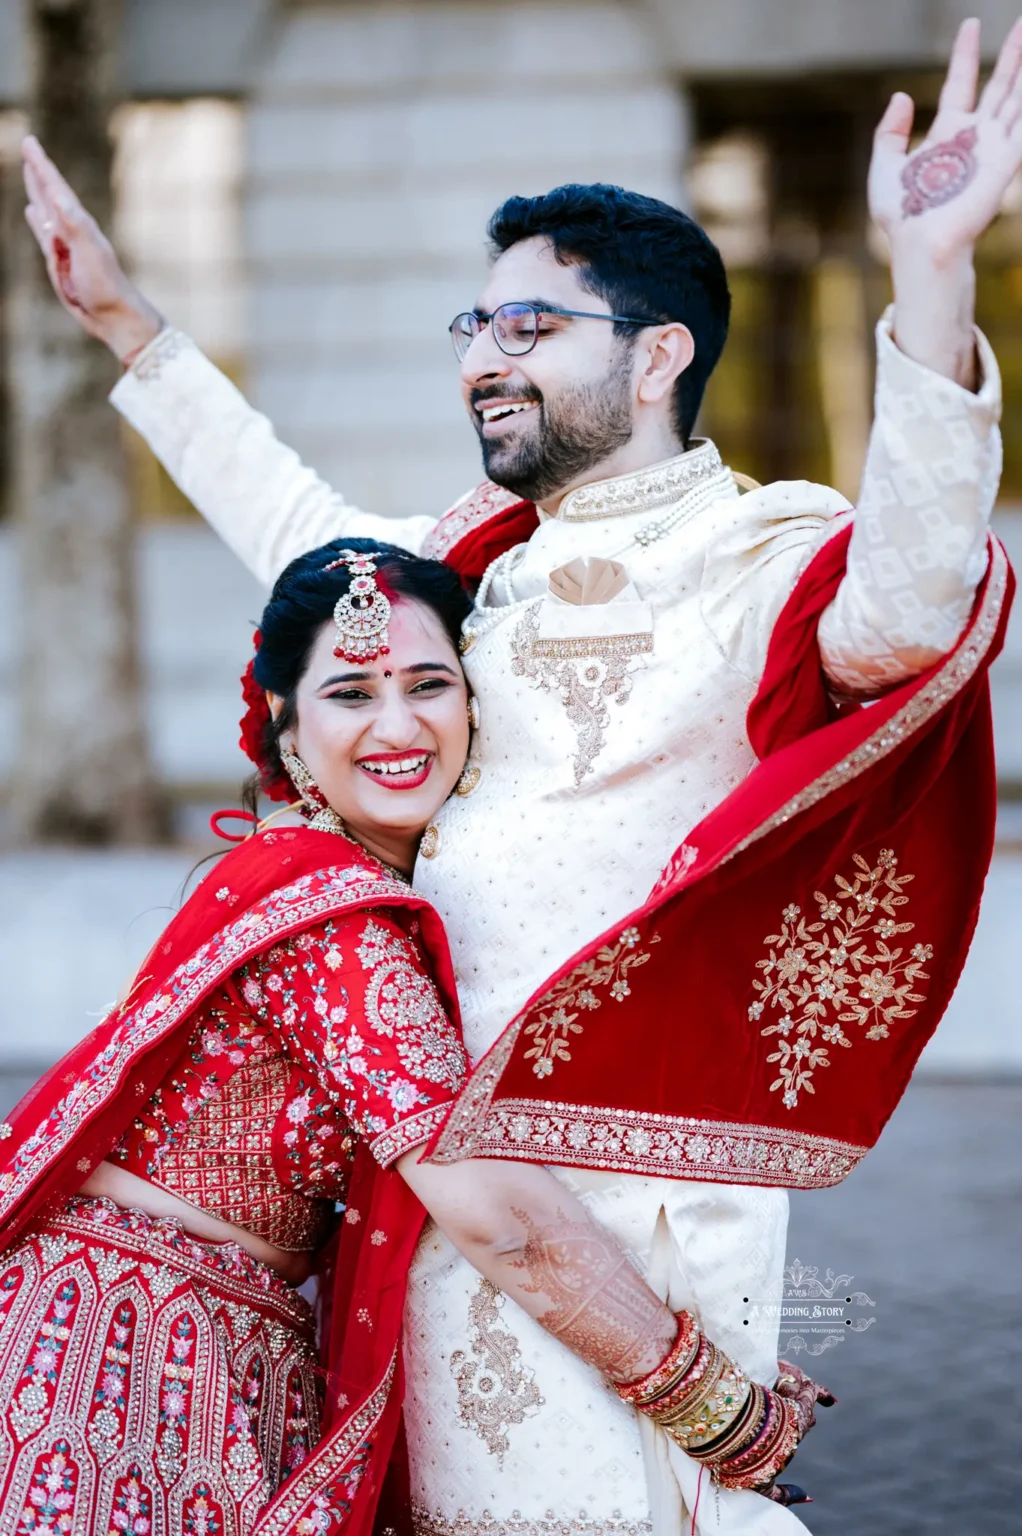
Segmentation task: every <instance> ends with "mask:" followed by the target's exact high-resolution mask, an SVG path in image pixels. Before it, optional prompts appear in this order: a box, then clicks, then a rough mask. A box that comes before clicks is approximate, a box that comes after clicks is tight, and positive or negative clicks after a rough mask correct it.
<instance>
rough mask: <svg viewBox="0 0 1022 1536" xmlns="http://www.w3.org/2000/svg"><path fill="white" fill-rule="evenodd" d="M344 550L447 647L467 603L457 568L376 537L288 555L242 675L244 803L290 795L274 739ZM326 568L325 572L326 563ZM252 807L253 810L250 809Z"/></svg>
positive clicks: (323, 616) (340, 591) (284, 722)
mask: <svg viewBox="0 0 1022 1536" xmlns="http://www.w3.org/2000/svg"><path fill="white" fill-rule="evenodd" d="M345 550H353V551H354V552H355V553H356V554H360V555H371V556H372V558H373V560H374V561H375V563H376V583H377V585H378V587H379V588H380V590H381V591H382V592H383V594H384V596H386V597H388V598H389V599H390V601H391V602H392V603H393V602H400V601H401V599H402V598H404V599H406V600H409V601H412V602H416V603H421V604H422V605H423V606H424V607H425V608H429V609H431V610H432V611H433V613H435V614H436V616H437V618H438V619H439V620H440V623H441V624H442V625H443V627H444V630H445V631H446V633H447V635H448V636H449V638H450V641H451V644H452V646H453V647H454V649H455V651H457V649H458V641H459V639H460V638H461V626H462V624H463V623H464V620H465V618H466V617H467V615H468V613H469V611H470V610H471V607H472V603H471V600H470V598H469V596H468V593H467V592H466V591H465V589H464V587H463V586H462V584H461V581H460V578H459V577H458V575H457V573H456V572H455V571H454V570H453V569H452V568H451V567H450V566H449V565H444V564H443V563H442V562H441V561H439V560H424V559H421V558H420V557H419V556H418V555H410V554H408V553H407V552H406V551H405V550H403V549H399V548H398V547H397V545H395V544H383V543H380V542H378V541H377V540H376V539H352V538H344V539H333V540H332V541H331V542H330V543H329V544H323V545H321V546H320V547H319V549H313V550H310V552H309V553H308V554H307V555H299V557H298V559H297V560H292V561H291V564H290V565H289V566H287V567H286V568H285V569H284V570H283V571H282V572H281V574H280V575H279V576H278V577H277V580H276V582H275V584H274V587H273V591H272V592H271V593H270V600H269V602H268V603H267V604H266V607H265V608H264V609H263V616H262V618H261V619H260V621H259V629H258V631H257V634H256V653H255V656H254V657H253V658H252V661H251V662H250V663H249V665H248V668H247V670H246V672H245V675H244V677H243V678H242V688H243V691H244V696H245V702H246V704H247V706H248V710H247V713H246V715H245V717H244V719H243V720H242V722H241V746H242V749H243V750H244V751H245V752H246V753H247V755H248V756H249V757H250V758H251V759H252V761H253V762H254V763H255V765H256V767H257V769H258V774H257V776H256V777H255V778H254V779H253V780H252V781H250V783H249V784H248V785H246V793H245V799H246V801H247V802H248V803H249V804H251V802H252V801H253V800H255V799H256V798H257V797H258V793H259V791H260V790H262V792H263V794H265V795H267V796H269V798H270V799H271V800H285V801H289V800H293V799H294V798H295V791H294V788H293V786H292V784H291V782H290V780H289V779H288V777H287V775H286V773H285V772H284V768H283V765H282V763H281V760H280V741H281V737H282V736H283V735H284V734H285V733H286V732H287V731H288V730H290V729H291V728H292V727H293V726H294V724H295V720H296V714H295V699H296V695H297V691H298V684H299V683H300V682H301V680H302V677H303V676H304V674H305V670H306V668H307V666H308V664H309V656H310V654H311V652H312V649H313V646H314V645H315V643H316V637H317V636H318V634H319V632H320V630H321V629H322V628H323V625H324V624H327V623H330V622H332V620H333V616H334V607H335V605H336V603H337V601H338V599H339V598H341V597H343V596H344V595H345V593H346V592H347V591H348V588H349V586H350V584H351V573H350V571H349V570H348V567H347V566H346V565H344V564H341V565H334V562H335V561H336V560H337V558H338V556H339V555H340V554H341V553H342V552H343V551H345ZM329 566H333V569H327V567H329ZM267 690H269V692H271V693H276V694H278V695H279V696H280V697H281V698H282V699H283V700H284V705H283V708H282V709H281V711H280V713H279V714H278V716H277V718H276V720H274V719H273V718H272V717H271V715H270V711H269V706H268V705H267V703H266V698H265V694H266V691H267ZM253 808H254V807H253Z"/></svg>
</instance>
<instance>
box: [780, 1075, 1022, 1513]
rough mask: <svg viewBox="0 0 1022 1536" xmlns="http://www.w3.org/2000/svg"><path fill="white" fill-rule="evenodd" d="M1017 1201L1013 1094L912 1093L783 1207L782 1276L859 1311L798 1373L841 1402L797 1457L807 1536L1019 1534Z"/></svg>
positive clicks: (1020, 1119)
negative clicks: (866, 1322)
mask: <svg viewBox="0 0 1022 1536" xmlns="http://www.w3.org/2000/svg"><path fill="white" fill-rule="evenodd" d="M1020 1196H1022V1086H1020V1085H1019V1084H1017V1083H1016V1084H1010V1085H1003V1086H993V1085H989V1086H983V1085H976V1084H972V1085H968V1086H965V1085H953V1084H934V1083H917V1084H914V1085H913V1086H912V1087H910V1089H909V1091H908V1093H907V1094H906V1096H905V1098H904V1100H903V1101H902V1103H901V1105H900V1106H899V1108H898V1110H897V1112H896V1113H895V1115H894V1117H893V1119H892V1121H891V1123H890V1124H889V1126H888V1127H887V1130H886V1131H885V1133H884V1135H883V1137H882V1138H881V1140H880V1143H879V1145H878V1146H877V1147H876V1149H875V1151H874V1152H873V1153H871V1154H870V1156H869V1157H868V1158H867V1159H866V1160H865V1162H864V1163H863V1164H862V1166H861V1167H860V1168H859V1169H858V1170H857V1172H856V1173H854V1174H853V1175H852V1176H851V1177H850V1178H849V1179H848V1180H847V1181H846V1182H845V1183H844V1184H843V1185H841V1186H839V1187H838V1188H837V1189H831V1190H822V1191H818V1192H814V1193H812V1194H798V1195H796V1196H794V1198H793V1200H792V1220H791V1228H790V1234H789V1242H788V1256H789V1263H790V1262H791V1261H792V1260H793V1259H794V1258H799V1259H801V1260H802V1262H803V1264H816V1265H817V1266H818V1267H819V1269H820V1272H821V1273H822V1272H823V1271H824V1270H826V1269H827V1268H828V1266H829V1267H830V1268H831V1269H833V1270H835V1271H836V1272H841V1273H850V1274H852V1275H853V1276H854V1279H853V1280H852V1281H851V1282H850V1286H851V1288H854V1289H861V1290H863V1291H865V1292H866V1293H867V1294H868V1295H869V1296H870V1297H871V1298H872V1299H873V1300H874V1301H875V1303H876V1307H875V1316H876V1322H875V1323H874V1324H873V1326H872V1327H871V1328H870V1329H869V1330H868V1331H867V1332H865V1333H862V1334H851V1335H850V1336H849V1337H847V1338H846V1339H845V1340H844V1341H843V1343H842V1344H841V1345H840V1346H839V1347H837V1348H835V1349H833V1350H831V1351H829V1352H828V1353H827V1354H826V1355H824V1356H823V1357H821V1359H820V1360H819V1361H818V1362H813V1367H814V1368H815V1369H816V1371H817V1373H818V1376H819V1379H820V1380H822V1381H825V1382H826V1383H827V1385H828V1386H830V1387H831V1388H832V1389H833V1390H834V1391H835V1392H836V1393H837V1395H838V1397H839V1398H840V1402H839V1404H838V1406H837V1407H836V1408H833V1409H831V1410H829V1412H824V1413H823V1414H822V1416H821V1421H820V1424H819V1426H818V1428H817V1429H816V1430H815V1431H814V1432H813V1435H812V1436H810V1438H809V1440H808V1441H807V1443H806V1445H805V1447H804V1449H803V1450H802V1451H800V1452H799V1456H798V1458H797V1480H798V1481H800V1482H802V1484H803V1485H804V1486H805V1487H806V1489H807V1490H808V1491H809V1492H810V1493H812V1494H813V1496H814V1498H815V1499H816V1503H815V1504H814V1505H813V1506H812V1507H811V1508H810V1509H808V1510H807V1511H806V1524H807V1525H808V1527H809V1529H810V1530H811V1531H812V1532H814V1536H853V1533H854V1536H922V1533H926V1536H1002V1533H1003V1536H1008V1533H1009V1532H1010V1533H1012V1536H1017V1533H1018V1532H1019V1531H1020V1530H1022V1514H1020V1510H1022V1456H1020V1441H1019V1405H1020V1401H1022V1398H1020V1388H1019V1382H1020V1378H1022V1301H1020V1286H1019V1273H1020V1259H1022V1242H1020V1236H1019V1229H1020V1222H1022V1199H1020ZM802 1363H803V1365H805V1364H806V1361H805V1357H804V1356H803V1357H802ZM793 1475H795V1469H794V1467H793Z"/></svg>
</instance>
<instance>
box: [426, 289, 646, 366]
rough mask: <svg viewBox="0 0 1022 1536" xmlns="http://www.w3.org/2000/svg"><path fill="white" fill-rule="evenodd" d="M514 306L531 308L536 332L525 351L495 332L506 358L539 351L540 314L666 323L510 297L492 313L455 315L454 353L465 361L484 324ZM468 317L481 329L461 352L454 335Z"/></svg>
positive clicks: (628, 322) (624, 322)
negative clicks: (513, 349)
mask: <svg viewBox="0 0 1022 1536" xmlns="http://www.w3.org/2000/svg"><path fill="white" fill-rule="evenodd" d="M511 308H514V309H528V310H531V311H532V314H533V317H534V318H535V321H536V334H535V335H534V336H533V338H532V341H531V342H530V343H529V345H528V346H527V347H525V348H524V349H523V350H522V351H521V352H510V351H509V350H508V348H507V347H505V346H504V344H503V342H502V341H501V339H500V337H499V336H498V334H497V332H496V331H494V333H493V339H494V341H495V342H496V343H497V346H498V347H499V348H500V350H501V351H502V352H503V354H504V356H505V357H528V355H529V353H530V352H532V351H534V350H535V348H536V343H537V342H538V341H539V317H540V315H563V316H564V318H565V319H566V320H611V321H613V323H614V324H615V325H637V326H640V327H644V326H647V325H663V323H664V322H663V321H662V320H641V319H639V318H638V316H636V315H605V314H603V313H602V312H598V311H596V310H592V309H561V308H560V307H559V306H558V305H556V304H529V303H527V302H526V301H525V300H524V299H509V300H508V301H507V303H506V304H498V305H497V308H496V309H495V310H494V311H493V313H492V314H489V315H481V314H480V313H479V311H478V310H475V309H463V310H461V311H460V312H459V313H458V314H456V315H455V317H454V319H453V320H452V321H451V323H450V325H449V326H448V327H447V332H448V335H449V336H450V338H451V344H452V346H453V347H454V355H455V357H456V358H457V359H458V361H459V362H463V361H464V359H465V356H466V355H467V353H468V347H470V346H471V345H472V342H473V341H475V339H476V336H479V335H481V333H482V330H483V327H484V326H487V325H489V324H490V323H491V322H492V320H493V318H494V315H499V314H500V312H501V310H502V309H511ZM466 318H467V319H469V320H472V321H474V322H475V323H476V324H477V325H478V327H479V328H478V330H477V331H476V333H475V336H472V337H471V339H470V340H469V343H468V346H467V347H466V348H465V351H464V352H459V351H458V340H457V337H456V336H455V334H454V327H455V326H456V325H457V323H458V321H459V320H464V319H466Z"/></svg>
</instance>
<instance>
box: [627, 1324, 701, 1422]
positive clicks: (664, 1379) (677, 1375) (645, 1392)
mask: <svg viewBox="0 0 1022 1536" xmlns="http://www.w3.org/2000/svg"><path fill="white" fill-rule="evenodd" d="M674 1316H675V1322H676V1323H677V1324H678V1337H677V1338H676V1339H675V1341H674V1343H673V1344H672V1345H671V1348H670V1350H669V1352H668V1353H667V1354H666V1355H665V1356H664V1358H663V1359H662V1360H661V1362H660V1364H659V1365H658V1366H655V1367H654V1369H653V1370H652V1371H650V1373H649V1375H648V1376H643V1377H641V1378H640V1380H638V1381H628V1382H621V1383H618V1387H617V1392H618V1396H619V1397H622V1398H624V1400H625V1402H626V1403H631V1405H632V1407H633V1408H645V1407H647V1406H648V1405H649V1404H650V1403H655V1402H656V1401H657V1400H658V1399H659V1398H661V1397H663V1396H664V1394H665V1393H666V1392H670V1391H671V1390H672V1388H674V1387H675V1386H677V1384H678V1382H679V1381H680V1380H681V1379H682V1377H683V1376H685V1374H686V1373H687V1372H688V1371H689V1370H690V1368H691V1366H692V1363H693V1361H694V1360H695V1357H696V1352H697V1350H698V1348H699V1342H700V1340H701V1339H702V1337H703V1335H702V1333H701V1332H700V1330H699V1328H698V1326H697V1325H696V1320H695V1318H694V1317H693V1316H692V1314H691V1312H685V1311H684V1310H683V1311H681V1312H676V1313H675V1315H674Z"/></svg>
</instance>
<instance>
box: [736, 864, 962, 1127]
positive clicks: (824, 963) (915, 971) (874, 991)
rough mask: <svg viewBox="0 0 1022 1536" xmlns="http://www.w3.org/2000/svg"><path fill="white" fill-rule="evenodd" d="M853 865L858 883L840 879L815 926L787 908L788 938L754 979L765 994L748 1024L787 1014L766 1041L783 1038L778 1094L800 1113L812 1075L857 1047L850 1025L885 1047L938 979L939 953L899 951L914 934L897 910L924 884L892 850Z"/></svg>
mask: <svg viewBox="0 0 1022 1536" xmlns="http://www.w3.org/2000/svg"><path fill="white" fill-rule="evenodd" d="M854 864H855V870H856V873H855V874H854V875H853V876H852V879H851V881H848V880H846V879H845V878H844V876H843V875H837V876H836V877H835V881H834V885H835V894H834V895H833V896H827V895H825V894H824V893H823V892H822V891H814V893H813V896H814V899H815V900H816V902H817V903H818V905H819V913H818V920H817V921H816V922H810V921H809V919H808V917H807V916H806V915H805V914H804V913H803V911H802V908H801V907H799V906H797V905H796V904H795V903H794V902H792V903H791V904H790V905H789V906H787V907H785V909H784V911H783V912H782V914H781V929H780V932H779V933H771V934H768V935H767V937H766V938H765V939H764V941H763V942H764V943H765V944H768V945H769V946H770V950H769V954H768V956H767V958H766V959H765V960H757V962H756V969H757V970H760V971H762V972H763V979H762V980H755V981H753V984H752V985H753V988H754V989H755V991H756V992H757V993H758V994H759V996H758V997H757V998H756V1000H755V1001H754V1002H753V1003H751V1004H750V1006H749V1018H750V1019H751V1020H752V1021H753V1022H754V1023H756V1022H758V1021H759V1020H760V1019H761V1018H762V1017H763V1016H764V1014H765V1013H766V1012H767V1010H768V1009H770V1010H775V1011H776V1012H778V1013H779V1014H780V1018H779V1019H777V1021H776V1022H774V1023H770V1024H766V1025H764V1026H763V1028H762V1029H761V1031H760V1033H761V1034H763V1035H776V1036H777V1045H778V1049H777V1050H776V1051H773V1052H771V1054H770V1055H769V1056H768V1057H767V1061H768V1062H776V1063H777V1071H778V1076H777V1077H776V1078H775V1079H774V1081H773V1082H772V1083H771V1084H770V1091H771V1093H775V1092H783V1100H784V1105H785V1108H786V1109H794V1108H795V1106H796V1105H797V1104H798V1099H799V1094H800V1093H802V1092H805V1093H815V1092H816V1088H815V1087H814V1084H813V1073H814V1072H815V1071H816V1070H817V1069H818V1068H821V1067H829V1066H830V1065H831V1059H830V1047H831V1046H839V1047H840V1048H841V1049H843V1050H850V1049H851V1046H852V1041H851V1040H850V1039H849V1037H848V1035H847V1034H846V1033H845V1030H844V1028H843V1027H842V1026H844V1025H846V1024H851V1025H854V1026H857V1027H858V1028H859V1029H861V1030H863V1031H864V1034H865V1038H866V1039H867V1040H874V1041H876V1040H886V1039H887V1037H888V1035H889V1034H890V1026H891V1025H892V1024H894V1023H895V1022H896V1021H897V1020H899V1019H911V1018H914V1017H915V1015H916V1013H917V1012H918V1011H919V1010H918V1009H917V1008H910V1007H907V1006H906V1005H907V1004H909V1003H923V1002H925V1001H926V994H925V993H924V992H918V991H915V990H914V988H915V987H916V986H917V985H918V983H919V982H920V981H926V980H928V979H929V973H928V972H927V971H924V970H923V966H924V965H925V964H926V962H927V961H928V960H930V959H931V957H932V955H933V948H932V946H931V945H929V944H914V945H913V946H912V948H911V949H909V950H907V951H906V948H905V946H904V945H900V944H895V945H893V946H892V944H891V940H892V939H895V938H897V936H898V935H899V934H902V933H910V932H911V931H912V929H913V928H914V927H915V924H914V923H910V922H899V921H898V908H899V907H904V906H906V905H907V903H908V900H909V898H908V897H907V896H906V895H905V893H904V887H905V886H906V885H907V884H908V883H909V881H910V880H913V879H914V878H915V877H914V876H913V875H899V874H898V873H897V868H898V860H897V858H896V857H895V855H894V854H893V853H892V852H891V850H890V849H889V848H882V849H881V850H880V852H879V854H878V855H877V861H876V864H875V865H872V866H871V865H870V864H869V863H868V862H867V860H866V859H864V858H863V857H862V855H861V854H858V853H857V854H855V856H854ZM867 1025H868V1026H869V1027H868V1028H867V1027H866V1026H867ZM820 1041H822V1042H823V1044H820V1043H819V1042H820Z"/></svg>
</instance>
